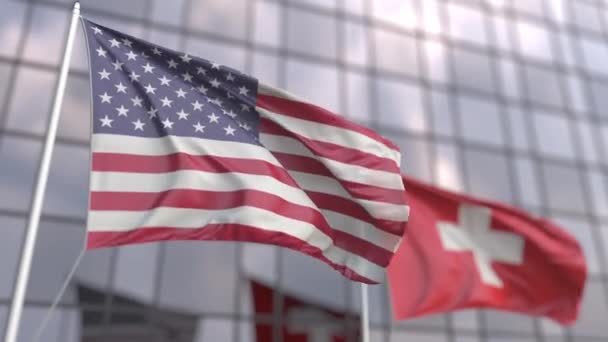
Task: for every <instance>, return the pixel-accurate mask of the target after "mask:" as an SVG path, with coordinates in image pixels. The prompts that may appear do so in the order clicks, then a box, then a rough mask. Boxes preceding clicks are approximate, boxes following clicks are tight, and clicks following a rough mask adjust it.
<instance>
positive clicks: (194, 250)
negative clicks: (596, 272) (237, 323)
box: [158, 241, 237, 313]
mask: <svg viewBox="0 0 608 342" xmlns="http://www.w3.org/2000/svg"><path fill="white" fill-rule="evenodd" d="M164 244H165V248H166V249H165V255H164V261H163V262H161V264H160V265H159V267H160V268H159V271H158V272H162V273H161V275H162V277H161V291H160V300H159V301H160V304H161V305H166V306H167V307H171V308H175V309H178V310H180V311H187V312H195V313H196V312H220V313H231V312H234V310H235V305H234V300H235V294H236V292H235V291H236V287H235V286H236V270H235V267H236V260H237V259H236V253H235V251H236V248H235V245H234V243H231V242H223V241H205V242H200V241H195V242H189V241H177V242H165V243H164Z"/></svg>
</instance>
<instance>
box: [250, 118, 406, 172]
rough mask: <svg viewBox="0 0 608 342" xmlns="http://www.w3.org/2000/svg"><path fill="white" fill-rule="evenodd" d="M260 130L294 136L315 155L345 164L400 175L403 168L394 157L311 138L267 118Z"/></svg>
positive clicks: (262, 122) (262, 119)
mask: <svg viewBox="0 0 608 342" xmlns="http://www.w3.org/2000/svg"><path fill="white" fill-rule="evenodd" d="M259 130H260V133H266V134H272V135H279V136H283V137H288V138H293V139H295V140H297V141H299V142H300V143H302V144H303V145H304V146H305V147H306V148H307V149H308V150H310V151H311V152H312V153H313V154H314V155H317V156H320V157H324V158H328V159H332V160H335V161H338V162H342V163H345V164H351V165H358V166H363V167H366V168H368V169H372V170H380V171H387V172H393V173H396V174H399V175H400V174H401V170H400V169H399V167H398V165H397V164H396V163H395V161H393V160H392V159H389V158H381V157H378V156H377V155H375V154H371V153H367V152H363V151H361V150H358V149H355V148H349V147H345V146H340V145H336V144H332V143H328V142H324V141H318V140H313V139H309V138H307V137H304V136H302V135H299V134H296V133H294V132H291V131H288V130H286V129H284V128H283V127H281V126H279V125H278V124H276V123H274V122H272V121H270V120H268V119H265V118H261V119H260V126H259ZM271 152H272V151H271Z"/></svg>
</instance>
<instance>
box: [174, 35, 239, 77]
mask: <svg viewBox="0 0 608 342" xmlns="http://www.w3.org/2000/svg"><path fill="white" fill-rule="evenodd" d="M186 51H188V52H189V53H191V54H192V55H195V56H199V57H202V58H205V59H208V60H210V61H214V62H218V63H220V64H222V65H227V66H229V67H231V68H234V69H236V70H244V69H245V49H244V48H242V47H235V46H232V45H227V44H221V43H216V42H212V41H210V40H202V39H196V38H192V39H189V40H188V41H187V42H186Z"/></svg>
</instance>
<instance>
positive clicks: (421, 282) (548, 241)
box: [389, 177, 587, 324]
mask: <svg viewBox="0 0 608 342" xmlns="http://www.w3.org/2000/svg"><path fill="white" fill-rule="evenodd" d="M404 183H405V184H406V186H407V189H408V203H409V204H410V206H411V208H412V215H411V217H410V220H409V223H408V231H407V238H406V239H405V240H404V242H403V244H402V245H401V247H400V248H399V250H398V251H397V253H396V254H395V257H394V258H393V261H392V262H391V265H390V267H389V285H390V293H391V297H392V304H393V313H394V316H395V318H396V319H405V318H412V317H417V316H422V315H427V314H432V313H443V312H448V311H452V310H455V309H464V308H472V307H488V308H495V309H502V310H509V311H516V312H521V313H526V314H530V315H538V316H547V317H549V318H551V319H553V320H555V321H558V322H560V323H563V324H569V323H573V322H574V321H575V320H576V318H577V315H578V312H579V305H580V300H581V296H582V292H583V287H584V285H585V278H586V272H587V271H586V263H585V258H584V256H583V252H582V250H581V248H580V246H579V244H578V243H577V242H576V240H575V239H574V238H573V237H571V236H570V235H569V234H567V233H566V232H565V231H564V230H563V229H562V228H560V227H558V226H556V225H554V224H552V223H551V222H549V221H547V220H543V219H538V218H534V217H532V216H531V215H529V214H526V213H524V212H522V211H520V210H517V209H515V208H511V207H508V206H505V205H501V204H498V203H495V202H490V201H485V200H481V199H477V198H473V197H470V196H465V195H461V194H456V193H453V192H448V191H445V190H441V189H438V188H436V187H432V186H429V185H425V184H423V183H420V182H418V181H416V180H414V179H412V178H409V177H404Z"/></svg>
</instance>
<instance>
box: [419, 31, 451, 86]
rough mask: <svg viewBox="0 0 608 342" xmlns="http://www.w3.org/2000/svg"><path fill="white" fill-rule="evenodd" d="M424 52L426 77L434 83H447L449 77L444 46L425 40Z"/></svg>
mask: <svg viewBox="0 0 608 342" xmlns="http://www.w3.org/2000/svg"><path fill="white" fill-rule="evenodd" d="M424 52H425V53H426V70H427V72H428V77H429V78H430V79H431V80H432V81H435V82H439V83H447V82H448V81H449V79H450V77H449V71H448V59H447V57H448V54H447V51H446V48H445V46H444V45H443V44H441V43H440V42H436V41H432V40H427V41H425V42H424Z"/></svg>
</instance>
